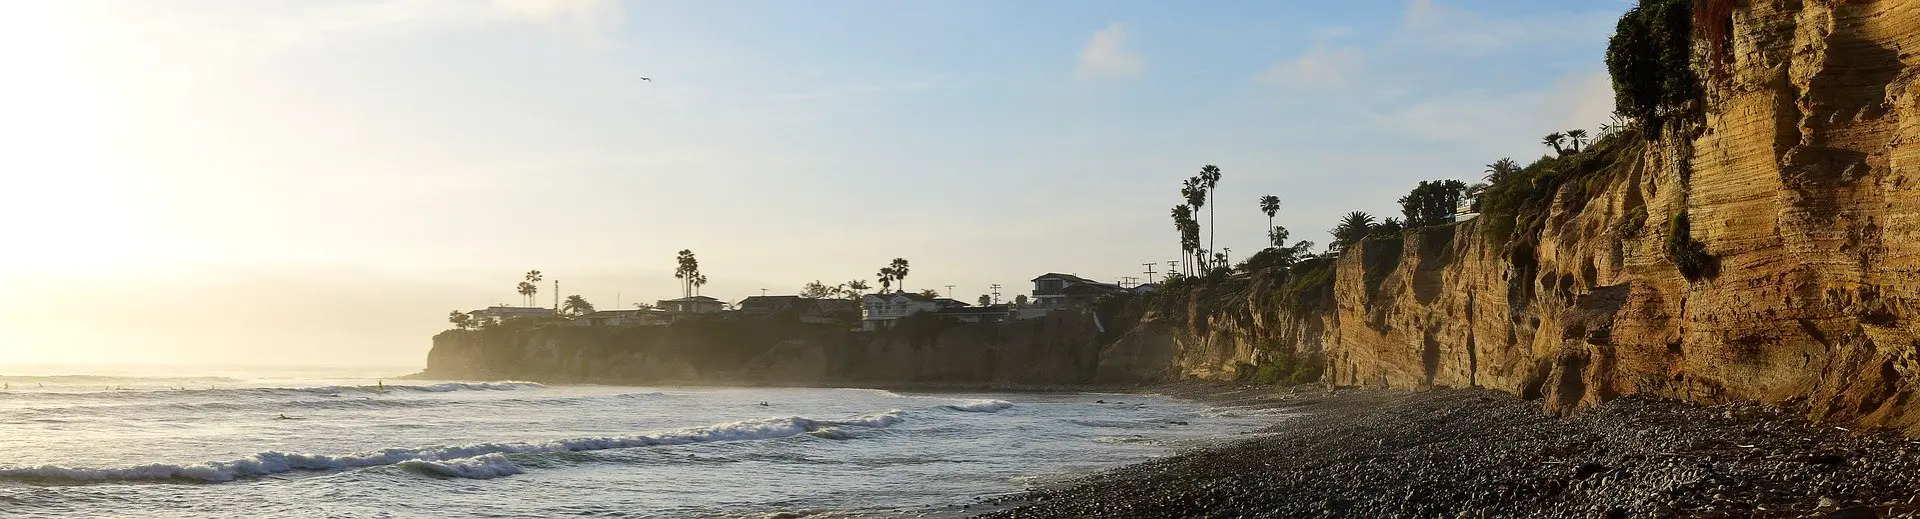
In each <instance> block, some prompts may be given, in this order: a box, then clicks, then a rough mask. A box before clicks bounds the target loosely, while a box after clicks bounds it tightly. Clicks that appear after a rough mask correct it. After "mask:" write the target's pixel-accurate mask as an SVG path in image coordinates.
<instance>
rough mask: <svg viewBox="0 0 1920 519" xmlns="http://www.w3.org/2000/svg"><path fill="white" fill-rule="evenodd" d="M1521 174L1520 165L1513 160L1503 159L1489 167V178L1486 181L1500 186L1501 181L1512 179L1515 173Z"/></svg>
mask: <svg viewBox="0 0 1920 519" xmlns="http://www.w3.org/2000/svg"><path fill="white" fill-rule="evenodd" d="M1519 172H1520V164H1519V163H1517V162H1514V161H1513V159H1511V158H1501V159H1500V160H1496V161H1493V163H1492V164H1488V165H1487V176H1486V177H1485V179H1486V181H1487V182H1491V183H1494V184H1498V183H1500V180H1501V179H1505V178H1508V177H1512V176H1513V174H1514V173H1519Z"/></svg>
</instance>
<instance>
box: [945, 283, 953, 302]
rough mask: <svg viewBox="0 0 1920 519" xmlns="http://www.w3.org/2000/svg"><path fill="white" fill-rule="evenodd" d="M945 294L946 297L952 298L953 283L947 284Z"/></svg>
mask: <svg viewBox="0 0 1920 519" xmlns="http://www.w3.org/2000/svg"><path fill="white" fill-rule="evenodd" d="M946 296H947V298H948V299H952V298H953V285H947V293H946Z"/></svg>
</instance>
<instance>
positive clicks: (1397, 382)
mask: <svg viewBox="0 0 1920 519" xmlns="http://www.w3.org/2000/svg"><path fill="white" fill-rule="evenodd" d="M1707 3H1712V4H1722V5H1723V6H1728V5H1730V6H1731V12H1730V13H1729V14H1728V15H1727V16H1726V17H1725V18H1724V19H1715V18H1717V17H1716V16H1714V15H1711V14H1708V15H1704V18H1696V24H1697V23H1701V22H1706V23H1717V24H1724V25H1722V26H1721V28H1725V29H1729V30H1726V31H1724V32H1725V35H1726V36H1725V37H1726V39H1725V40H1724V41H1722V42H1718V43H1719V45H1720V46H1719V47H1714V46H1713V45H1712V44H1713V43H1715V42H1701V41H1699V40H1698V39H1696V44H1695V47H1696V49H1700V50H1698V51H1697V52H1696V55H1697V56H1704V57H1700V58H1696V63H1702V62H1704V64H1701V65H1696V67H1695V68H1696V70H1698V72H1699V74H1700V76H1701V77H1702V78H1703V79H1702V86H1703V88H1704V90H1705V95H1704V103H1703V108H1704V113H1705V118H1704V122H1703V123H1702V124H1699V125H1698V127H1695V128H1685V129H1678V130H1674V131H1669V132H1667V133H1666V134H1665V135H1663V136H1661V137H1659V138H1656V139H1652V140H1651V141H1650V142H1645V143H1644V144H1636V145H1633V146H1631V147H1628V148H1627V149H1625V150H1623V151H1621V152H1620V153H1619V155H1618V156H1617V158H1615V159H1613V160H1612V162H1611V163H1609V164H1607V165H1605V166H1604V168H1603V169H1602V170H1601V172H1600V173H1599V174H1597V175H1595V176H1594V177H1592V178H1594V179H1596V180H1595V181H1593V182H1591V183H1588V184H1586V185H1583V186H1567V187H1566V188H1563V189H1561V191H1560V192H1559V194H1558V195H1557V197H1556V198H1555V199H1554V201H1553V204H1552V205H1551V207H1550V209H1549V211H1548V212H1547V213H1546V215H1545V223H1544V225H1543V226H1542V227H1541V231H1540V233H1539V235H1538V239H1537V240H1535V241H1534V242H1533V243H1522V244H1519V245H1513V246H1510V245H1508V244H1507V243H1505V241H1504V240H1493V239H1488V238H1487V237H1485V235H1486V234H1487V233H1483V232H1482V231H1483V229H1481V227H1482V226H1483V225H1486V224H1485V223H1484V222H1480V221H1469V222H1466V223H1463V224H1459V225H1456V226H1452V227H1449V228H1430V229H1424V230H1422V231H1420V232H1418V233H1414V234H1410V235H1408V236H1407V237H1406V238H1405V239H1404V240H1400V241H1377V240H1376V241H1368V242H1364V243H1361V244H1357V245H1356V246H1355V247H1354V248H1352V249H1350V250H1348V251H1347V253H1346V254H1344V255H1342V256H1341V258H1340V260H1339V264H1338V267H1337V271H1336V276H1335V288H1334V299H1335V303H1334V305H1333V308H1332V309H1331V310H1328V311H1326V312H1324V313H1322V314H1320V315H1314V316H1307V317H1293V318H1288V319H1275V320H1271V321H1270V322H1262V321H1260V320H1259V319H1258V318H1257V317H1258V316H1257V313H1255V317H1256V318H1255V319H1245V318H1241V317H1236V316H1232V315H1208V316H1204V317H1200V318H1195V319H1193V321H1194V323H1199V324H1198V325H1196V324H1194V323H1187V325H1185V326H1167V327H1163V329H1172V332H1170V333H1169V334H1168V335H1167V336H1168V337H1169V338H1170V340H1171V341H1172V342H1173V343H1174V344H1175V346H1174V349H1175V350H1177V351H1178V352H1179V353H1178V354H1176V355H1172V356H1170V358H1172V359H1173V362H1175V363H1176V364H1177V365H1176V366H1174V367H1173V368H1172V369H1173V370H1177V371H1179V372H1181V373H1184V374H1187V375H1190V376H1199V377H1205V378H1224V376H1226V375H1227V373H1225V368H1224V367H1225V366H1231V365H1235V364H1241V363H1247V364H1258V363H1259V362H1261V360H1262V359H1261V357H1262V355H1263V354H1264V353H1263V352H1265V351H1271V350H1275V349H1278V350H1286V349H1291V350H1293V351H1296V352H1314V353H1318V354H1320V355H1321V356H1322V357H1323V359H1324V361H1323V362H1324V364H1325V379H1324V380H1326V381H1328V382H1330V383H1335V384H1340V385H1360V386H1375V387H1423V386H1452V387H1465V386H1484V387H1491V388H1497V389H1503V390H1507V391H1512V392H1515V393H1519V394H1523V395H1526V396H1529V397H1541V398H1543V399H1544V400H1545V401H1546V403H1547V405H1548V406H1549V407H1551V408H1555V409H1570V408H1577V407H1580V406H1584V405H1590V404H1593V403H1597V402H1601V401H1604V400H1607V399H1609V398H1613V397H1615V396H1619V395H1624V394H1653V395H1661V396H1670V397H1677V398H1684V399H1691V400H1697V401H1708V402H1713V401H1721V400H1727V399H1751V400H1759V401H1765V402H1774V403H1790V404H1799V405H1804V406H1805V408H1806V409H1807V410H1808V412H1809V413H1810V414H1811V415H1812V416H1813V417H1815V418H1820V419H1826V420H1837V421H1857V422H1861V423H1865V424H1874V425H1886V426H1891V427H1897V428H1903V429H1906V430H1908V431H1909V432H1916V431H1920V402H1916V401H1915V400H1914V399H1913V390H1914V385H1915V383H1916V381H1920V340H1917V338H1916V337H1917V336H1920V312H1917V310H1920V307H1916V301H1920V272H1917V271H1920V177H1916V173H1920V168H1916V165H1915V164H1916V161H1920V87H1917V86H1916V80H1915V77H1916V75H1920V67H1917V66H1916V65H1917V63H1916V62H1920V54H1917V52H1920V3H1914V2H1893V1H1851V2H1831V1H1818V0H1808V1H1804V2H1802V1H1788V2H1763V1H1753V2H1707ZM1696 5H1699V4H1696ZM1707 32H1708V33H1715V31H1707ZM1697 38H1701V37H1697ZM1710 48H1711V49H1716V50H1718V49H1724V50H1721V51H1719V54H1718V55H1715V51H1714V50H1706V49H1710ZM1716 61H1717V63H1716ZM1682 211H1685V213H1686V214H1688V215H1689V220H1690V221H1689V223H1690V228H1691V238H1692V240H1694V241H1697V242H1699V243H1701V244H1703V245H1704V248H1705V251H1706V253H1707V254H1709V255H1711V256H1712V257H1713V258H1714V259H1715V261H1716V262H1717V264H1718V275H1717V276H1708V277H1704V278H1702V279H1699V280H1696V281H1689V280H1688V279H1687V278H1685V277H1683V276H1682V275H1681V274H1680V273H1679V271H1678V269H1677V268H1676V266H1675V264H1674V262H1673V260H1671V259H1669V257H1668V255H1667V254H1666V253H1665V250H1666V249H1665V248H1664V246H1665V244H1666V243H1668V239H1669V238H1670V236H1669V235H1670V234H1671V233H1674V232H1675V230H1674V226H1673V225H1671V224H1672V223H1673V219H1674V218H1675V216H1676V215H1678V214H1681V212H1682ZM1682 230H1684V228H1682ZM1229 313H1231V312H1229ZM1182 328H1186V329H1182ZM1209 328H1210V330H1208V329H1209ZM1196 331H1198V333H1196ZM1276 341H1277V342H1280V343H1281V344H1280V346H1279V347H1277V348H1271V347H1270V348H1264V349H1263V348H1262V347H1260V346H1259V345H1260V344H1262V343H1270V342H1276Z"/></svg>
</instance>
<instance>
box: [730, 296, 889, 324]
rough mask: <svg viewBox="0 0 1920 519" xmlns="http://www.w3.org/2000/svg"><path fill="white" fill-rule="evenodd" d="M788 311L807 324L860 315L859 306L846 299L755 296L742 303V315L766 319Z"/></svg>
mask: <svg viewBox="0 0 1920 519" xmlns="http://www.w3.org/2000/svg"><path fill="white" fill-rule="evenodd" d="M787 311H791V312H794V313H796V314H799V315H800V320H802V321H806V322H830V321H833V320H837V319H840V318H847V319H851V318H853V317H857V316H859V315H860V308H859V305H858V304H856V303H854V302H853V301H849V300H846V299H827V298H818V299H816V298H809V297H800V296H753V297H749V298H746V299H743V300H741V301H740V313H741V314H745V315H750V316H754V317H765V316H769V315H773V314H777V313H780V312H787Z"/></svg>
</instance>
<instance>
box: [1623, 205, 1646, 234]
mask: <svg viewBox="0 0 1920 519" xmlns="http://www.w3.org/2000/svg"><path fill="white" fill-rule="evenodd" d="M1616 225H1618V227H1617V229H1618V230H1619V231H1620V236H1623V237H1629V238H1630V237H1634V236H1639V235H1640V231H1641V230H1642V229H1645V228H1646V227H1647V206H1644V205H1643V206H1638V207H1635V208H1633V209H1628V210H1627V212H1626V213H1625V214H1622V215H1620V223H1618V224H1616Z"/></svg>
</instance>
